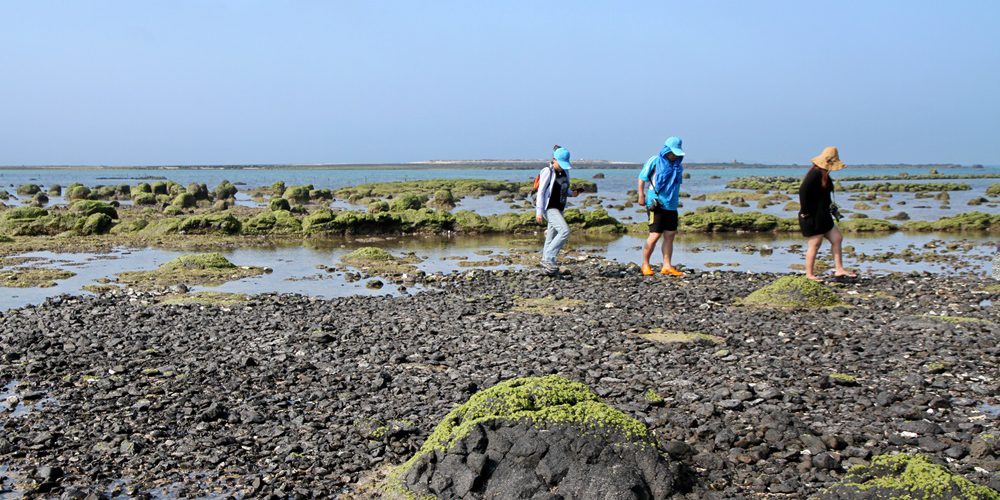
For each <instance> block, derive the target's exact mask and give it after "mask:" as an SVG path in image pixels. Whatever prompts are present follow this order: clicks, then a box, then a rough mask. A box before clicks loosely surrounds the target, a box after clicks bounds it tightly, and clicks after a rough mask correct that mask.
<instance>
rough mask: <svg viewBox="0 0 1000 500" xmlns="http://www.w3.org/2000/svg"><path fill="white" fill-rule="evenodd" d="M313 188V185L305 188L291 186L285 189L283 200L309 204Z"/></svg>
mask: <svg viewBox="0 0 1000 500" xmlns="http://www.w3.org/2000/svg"><path fill="white" fill-rule="evenodd" d="M312 188H313V187H312V185H311V184H308V185H305V186H290V187H288V188H287V189H285V192H284V193H283V194H282V198H285V199H286V200H291V201H294V202H297V203H308V202H309V191H311V190H312Z"/></svg>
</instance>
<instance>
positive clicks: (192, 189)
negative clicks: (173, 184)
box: [187, 182, 210, 200]
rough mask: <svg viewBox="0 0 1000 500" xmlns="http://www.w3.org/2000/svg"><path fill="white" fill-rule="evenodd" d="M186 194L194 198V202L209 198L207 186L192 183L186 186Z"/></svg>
mask: <svg viewBox="0 0 1000 500" xmlns="http://www.w3.org/2000/svg"><path fill="white" fill-rule="evenodd" d="M187 192H188V193H189V194H190V195H191V196H194V199H195V200H207V199H208V198H209V194H210V193H209V192H208V186H206V185H205V184H199V183H197V182H192V183H191V184H188V187H187Z"/></svg>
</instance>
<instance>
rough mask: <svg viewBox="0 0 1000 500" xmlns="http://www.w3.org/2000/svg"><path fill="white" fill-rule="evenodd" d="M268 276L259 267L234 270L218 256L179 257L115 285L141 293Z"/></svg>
mask: <svg viewBox="0 0 1000 500" xmlns="http://www.w3.org/2000/svg"><path fill="white" fill-rule="evenodd" d="M265 272H267V270H265V269H263V268H259V267H240V266H236V265H235V264H233V263H232V262H230V261H229V260H228V259H226V258H225V257H224V256H223V255H222V254H220V253H217V252H216V253H200V254H190V255H182V256H180V257H177V258H176V259H174V260H171V261H169V262H167V263H165V264H163V265H162V266H160V267H159V268H157V269H154V270H152V271H127V272H123V273H120V274H119V275H118V278H117V281H118V282H119V283H124V284H127V285H129V286H132V287H135V288H140V289H155V288H162V287H168V286H171V285H176V284H178V283H185V284H188V285H207V286H216V285H221V284H223V283H225V282H227V281H232V280H237V279H241V278H246V277H250V276H257V275H260V274H263V273H265Z"/></svg>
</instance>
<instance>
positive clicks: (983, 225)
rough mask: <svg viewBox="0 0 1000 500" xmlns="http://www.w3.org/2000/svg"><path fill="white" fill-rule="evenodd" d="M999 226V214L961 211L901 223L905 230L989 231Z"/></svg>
mask: <svg viewBox="0 0 1000 500" xmlns="http://www.w3.org/2000/svg"><path fill="white" fill-rule="evenodd" d="M994 226H1000V214H995V215H994V214H989V213H985V212H962V213H960V214H958V215H953V216H951V217H941V218H940V219H938V220H936V221H909V222H907V223H906V224H904V225H903V228H904V229H906V230H907V231H991V230H993V227H994Z"/></svg>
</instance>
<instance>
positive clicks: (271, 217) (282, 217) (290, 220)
mask: <svg viewBox="0 0 1000 500" xmlns="http://www.w3.org/2000/svg"><path fill="white" fill-rule="evenodd" d="M278 199H281V198H278ZM301 231H302V222H301V221H299V219H297V218H296V217H295V216H294V215H292V213H291V212H289V211H288V210H275V211H270V210H265V211H263V212H261V213H259V214H257V215H255V216H253V217H250V218H249V219H247V220H246V221H244V222H243V234H296V233H299V232H301Z"/></svg>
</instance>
